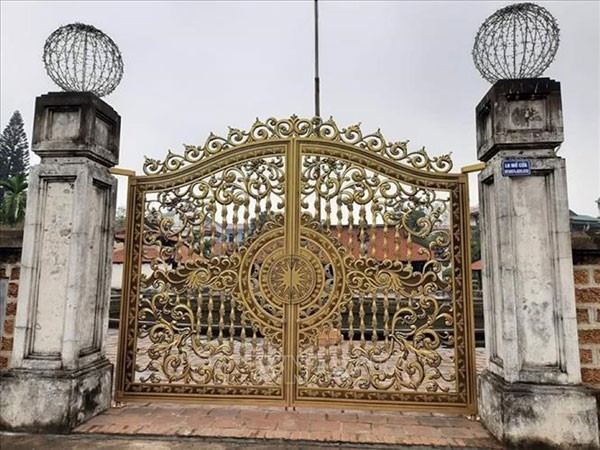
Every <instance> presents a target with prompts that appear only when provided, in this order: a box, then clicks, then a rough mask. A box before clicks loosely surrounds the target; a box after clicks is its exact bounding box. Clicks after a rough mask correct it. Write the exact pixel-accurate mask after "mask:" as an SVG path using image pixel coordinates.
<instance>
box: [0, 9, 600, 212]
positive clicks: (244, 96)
mask: <svg viewBox="0 0 600 450" xmlns="http://www.w3.org/2000/svg"><path fill="white" fill-rule="evenodd" d="M509 3H511V2H491V1H489V2H476V1H469V2H401V1H396V2H395V1H387V2H375V1H370V2H366V1H365V2H349V1H348V2H346V1H323V0H322V1H320V9H319V18H320V39H321V46H320V52H321V62H320V65H321V67H320V71H321V95H322V96H321V105H322V106H321V115H322V116H324V117H329V116H330V115H332V116H333V117H334V119H335V120H336V122H337V123H338V125H339V126H347V125H351V124H355V123H357V122H362V129H363V131H365V132H368V131H373V130H375V129H377V128H381V131H382V132H383V134H384V136H386V138H387V139H389V140H405V139H409V140H410V144H409V147H410V148H412V149H415V150H416V149H418V148H420V147H421V146H425V147H426V148H427V149H428V151H429V152H430V154H432V155H436V154H440V153H445V152H448V151H452V152H453V159H454V163H455V169H454V170H455V171H458V170H459V169H460V167H461V166H464V165H468V164H472V163H475V162H477V161H476V149H475V114H474V109H475V106H476V105H477V103H478V102H479V100H480V99H481V98H482V97H483V95H484V94H485V93H486V92H487V90H488V89H489V86H490V85H489V84H488V83H487V82H486V81H485V80H483V79H482V78H481V77H480V75H479V73H478V72H477V71H476V69H475V67H474V65H473V62H472V59H471V48H472V45H473V39H474V37H475V34H476V32H477V29H478V27H479V25H480V24H481V23H482V22H483V21H484V20H485V19H486V17H488V16H489V15H491V14H492V13H493V12H494V11H495V10H497V9H498V8H500V7H502V6H505V5H507V4H509ZM538 4H540V5H542V6H544V7H546V8H548V9H549V10H550V12H551V13H552V14H553V15H554V16H555V17H556V19H557V21H558V24H559V26H560V29H561V43H560V47H559V50H558V54H557V57H556V60H555V62H554V63H553V64H552V65H551V66H550V68H549V69H548V70H547V71H546V73H545V74H544V75H545V76H548V77H550V78H553V79H555V80H558V81H560V82H561V84H562V94H563V113H564V123H565V143H564V144H563V146H562V147H561V149H560V153H559V154H560V155H561V156H563V157H564V158H566V160H567V172H568V181H569V203H570V208H571V209H573V210H575V211H576V212H578V213H579V214H589V215H593V216H597V215H598V210H597V207H596V204H595V203H594V201H595V200H596V198H598V197H599V196H600V137H599V129H600V110H599V104H600V31H599V29H600V6H599V3H598V2H595V1H589V2H575V1H568V2H567V1H563V2H538ZM0 13H1V22H0V25H1V35H0V36H1V42H0V64H1V71H0V94H1V96H0V99H1V102H0V103H1V111H0V127H2V128H4V126H6V124H7V123H8V120H9V118H10V115H11V114H12V113H13V111H14V110H16V109H18V110H20V111H21V113H22V114H23V118H24V120H25V126H26V131H27V134H28V138H29V139H30V140H31V129H32V125H33V124H32V120H33V109H34V103H35V97H36V96H38V95H41V94H44V93H46V92H48V91H56V90H58V88H57V87H56V86H55V85H54V84H53V82H52V81H51V80H50V78H49V77H48V76H47V75H46V73H45V71H44V67H43V62H42V51H43V46H44V42H45V40H46V38H47V37H48V36H49V35H50V33H52V31H54V30H55V29H56V28H58V27H59V26H61V25H65V24H68V23H72V22H76V21H77V22H83V23H87V24H90V25H94V26H96V27H97V28H100V29H101V30H103V31H104V32H105V33H107V34H108V35H109V36H110V37H111V38H112V39H113V40H114V41H115V42H116V43H117V45H119V47H120V49H121V52H122V54H123V59H124V63H125V75H124V77H123V80H122V82H121V84H120V86H119V87H117V89H116V91H115V92H114V93H113V94H111V95H110V96H108V97H105V98H104V100H105V101H107V102H108V103H109V104H110V105H111V106H112V107H113V108H115V109H116V110H117V111H118V112H119V113H120V114H121V117H122V128H121V160H120V164H119V166H120V167H125V168H131V169H135V170H137V171H138V172H140V171H141V167H142V162H143V155H147V156H151V157H153V158H158V159H162V158H163V157H164V155H166V153H167V150H169V149H171V150H173V151H174V152H176V153H179V152H181V151H182V150H183V147H182V144H184V143H185V144H196V145H200V144H203V143H204V141H205V139H206V137H207V136H208V134H209V133H210V132H211V131H213V132H215V133H216V134H226V132H227V127H228V126H233V127H236V128H241V129H248V128H249V127H250V125H251V124H252V123H253V121H254V119H255V118H256V117H260V118H261V119H266V118H268V117H272V116H274V117H278V118H284V117H288V116H290V115H291V114H294V113H295V114H297V115H299V116H312V115H313V113H314V110H313V102H314V101H313V76H314V73H313V45H314V44H313V22H312V20H313V16H312V14H313V3H312V1H311V0H309V1H296V2H292V1H278V2H275V1H272V2H266V1H265V2H254V1H238V2H225V1H220V2H142V1H131V2H118V1H106V2H92V1H87V2H83V1H81V2H80V1H64V2H51V1H44V2H7V1H2V2H1V4H0ZM38 161H39V160H38V158H37V157H32V162H33V163H37V162H38ZM124 190H125V186H124V184H123V183H120V189H119V191H120V192H119V204H120V205H123V204H124V203H125V192H124ZM471 195H472V198H471V203H473V204H474V203H476V202H477V199H476V178H475V176H473V177H472V178H471Z"/></svg>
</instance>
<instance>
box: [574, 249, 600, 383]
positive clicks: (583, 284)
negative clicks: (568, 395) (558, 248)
mask: <svg viewBox="0 0 600 450" xmlns="http://www.w3.org/2000/svg"><path fill="white" fill-rule="evenodd" d="M573 263H574V277H575V301H576V307H577V323H578V327H577V328H578V330H579V357H580V359H581V376H582V379H583V382H584V383H585V384H587V385H590V386H592V387H595V388H600V256H598V257H587V258H576V259H575V261H573Z"/></svg>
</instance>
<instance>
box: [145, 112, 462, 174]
mask: <svg viewBox="0 0 600 450" xmlns="http://www.w3.org/2000/svg"><path fill="white" fill-rule="evenodd" d="M290 138H305V139H310V138H315V139H319V140H321V141H326V142H332V143H335V142H337V143H341V144H349V145H353V146H356V147H358V148H361V149H363V150H365V151H366V152H367V153H369V154H372V155H378V156H381V157H383V158H387V159H390V160H392V161H394V162H396V163H398V164H403V165H405V166H408V167H412V168H414V169H419V170H426V171H429V172H434V173H447V172H450V170H452V159H451V157H450V154H444V155H440V156H436V157H431V156H429V154H428V153H427V151H426V150H425V148H424V147H423V148H421V149H420V150H416V151H410V150H409V149H408V141H398V142H392V141H387V140H386V139H385V137H384V136H383V134H382V133H381V131H380V130H377V131H375V132H372V133H364V132H363V131H362V130H361V127H360V123H359V124H356V125H351V126H348V127H345V128H339V127H338V125H337V124H336V123H335V121H334V120H333V118H329V119H328V120H323V119H322V118H320V117H313V118H312V119H306V118H299V117H297V116H295V115H293V116H291V117H290V118H289V119H276V118H269V119H267V120H266V121H264V122H263V121H261V120H259V119H258V118H257V119H256V121H255V122H254V124H253V125H252V127H251V128H250V130H249V131H243V130H240V129H237V128H229V133H228V134H227V136H225V137H222V136H218V135H216V134H214V133H210V135H209V136H208V139H207V140H206V142H205V143H204V145H202V146H195V145H185V146H184V152H183V154H181V155H179V154H176V153H173V152H171V151H169V152H168V154H167V156H166V158H165V159H164V160H162V161H160V160H157V159H153V158H148V157H146V159H145V161H144V166H143V170H144V173H145V174H146V175H157V174H165V173H171V172H176V171H178V170H180V169H182V168H184V167H186V166H187V165H189V164H194V163H198V162H201V161H205V160H207V159H209V158H212V157H214V156H216V155H218V154H221V153H223V152H226V151H228V150H231V149H233V148H238V147H240V146H243V145H246V144H253V143H259V142H268V141H277V140H282V139H290Z"/></svg>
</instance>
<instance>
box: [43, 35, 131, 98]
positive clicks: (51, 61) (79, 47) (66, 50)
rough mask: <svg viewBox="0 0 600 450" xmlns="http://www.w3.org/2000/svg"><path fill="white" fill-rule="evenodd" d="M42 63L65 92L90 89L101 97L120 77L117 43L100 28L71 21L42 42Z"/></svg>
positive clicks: (121, 66)
mask: <svg viewBox="0 0 600 450" xmlns="http://www.w3.org/2000/svg"><path fill="white" fill-rule="evenodd" d="M44 66H45V67H46V72H47V73H48V75H49V76H50V78H52V80H53V81H54V82H55V83H56V84H58V86H60V87H61V88H62V89H63V90H65V91H72V92H92V93H94V94H96V95H97V96H98V97H104V96H105V95H108V94H110V93H111V92H113V91H114V90H115V88H116V87H117V86H118V84H119V83H120V82H121V78H122V77H123V59H122V57H121V52H120V51H119V47H117V44H115V43H114V42H113V40H112V39H111V38H109V37H108V36H107V35H106V34H104V33H103V32H102V31H100V30H99V29H97V28H95V27H93V26H91V25H85V24H83V23H72V24H69V25H65V26H62V27H60V28H58V29H57V30H56V31H54V32H53V33H52V34H51V35H50V36H49V37H48V39H47V40H46V44H45V45H44Z"/></svg>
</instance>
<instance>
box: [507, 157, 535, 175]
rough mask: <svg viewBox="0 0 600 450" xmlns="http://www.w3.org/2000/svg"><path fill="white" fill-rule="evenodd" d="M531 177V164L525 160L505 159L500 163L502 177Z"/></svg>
mask: <svg viewBox="0 0 600 450" xmlns="http://www.w3.org/2000/svg"><path fill="white" fill-rule="evenodd" d="M529 175H531V162H530V161H529V160H527V159H505V160H504V161H502V176H503V177H527V176H529Z"/></svg>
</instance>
